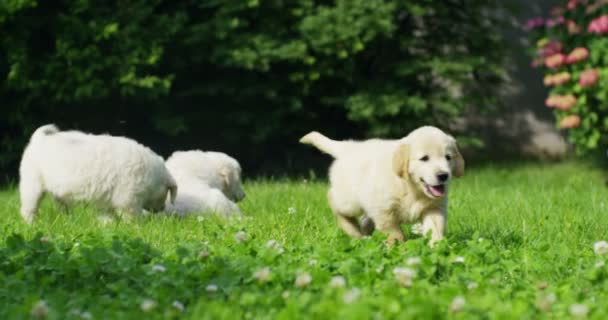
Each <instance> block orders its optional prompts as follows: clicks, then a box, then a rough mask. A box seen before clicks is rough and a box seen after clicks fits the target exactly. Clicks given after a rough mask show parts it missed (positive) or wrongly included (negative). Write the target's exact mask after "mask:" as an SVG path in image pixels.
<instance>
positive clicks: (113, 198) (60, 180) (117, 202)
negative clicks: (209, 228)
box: [19, 125, 177, 223]
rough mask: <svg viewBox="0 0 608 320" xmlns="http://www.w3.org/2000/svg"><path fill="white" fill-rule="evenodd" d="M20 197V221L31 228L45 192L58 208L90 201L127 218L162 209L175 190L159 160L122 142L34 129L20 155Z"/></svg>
mask: <svg viewBox="0 0 608 320" xmlns="http://www.w3.org/2000/svg"><path fill="white" fill-rule="evenodd" d="M19 193H20V195H21V216H22V217H23V219H24V220H25V221H26V222H27V223H31V222H32V221H33V219H34V216H35V215H36V212H37V211H38V206H39V203H40V200H41V198H42V196H43V195H44V193H49V194H51V195H52V196H53V197H54V198H55V199H57V200H58V201H60V202H61V203H63V204H69V203H73V202H77V201H86V202H91V203H93V204H95V205H97V206H98V207H99V208H101V209H104V210H106V209H110V208H113V209H117V210H118V211H119V212H120V213H127V214H129V216H126V218H129V217H130V216H133V215H136V214H138V213H140V212H141V211H142V209H146V210H150V211H160V210H163V209H164V206H165V200H166V199H167V193H170V195H171V199H172V200H174V199H175V196H176V193H177V185H176V183H175V180H173V177H171V175H170V174H169V172H168V171H167V169H166V168H165V165H164V161H163V159H162V158H161V157H160V156H158V155H157V154H155V153H154V152H153V151H152V150H150V149H149V148H147V147H145V146H143V145H141V144H139V143H137V142H135V141H134V140H131V139H128V138H124V137H114V136H110V135H92V134H86V133H82V132H79V131H63V132H60V131H59V129H58V128H57V127H56V126H54V125H46V126H42V127H40V128H38V129H37V130H36V131H35V132H34V134H33V135H32V137H31V139H30V142H29V144H28V146H27V147H26V148H25V151H24V152H23V157H22V159H21V167H20V181H19Z"/></svg>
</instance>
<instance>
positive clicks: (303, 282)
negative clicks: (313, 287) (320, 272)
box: [294, 272, 312, 288]
mask: <svg viewBox="0 0 608 320" xmlns="http://www.w3.org/2000/svg"><path fill="white" fill-rule="evenodd" d="M311 282H312V276H311V275H310V273H308V272H304V273H300V274H299V275H298V276H297V277H296V281H295V283H294V284H295V286H296V287H298V288H304V287H308V285H309V284H310V283H311Z"/></svg>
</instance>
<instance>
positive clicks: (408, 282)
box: [393, 267, 416, 287]
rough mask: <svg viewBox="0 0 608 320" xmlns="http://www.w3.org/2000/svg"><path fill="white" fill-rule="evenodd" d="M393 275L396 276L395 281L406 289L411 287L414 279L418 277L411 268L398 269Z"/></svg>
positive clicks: (394, 270)
mask: <svg viewBox="0 0 608 320" xmlns="http://www.w3.org/2000/svg"><path fill="white" fill-rule="evenodd" d="M393 275H395V280H397V282H399V284H401V285H402V286H404V287H411V286H412V284H413V280H414V277H416V272H415V271H414V270H412V269H409V268H403V267H397V268H394V269H393Z"/></svg>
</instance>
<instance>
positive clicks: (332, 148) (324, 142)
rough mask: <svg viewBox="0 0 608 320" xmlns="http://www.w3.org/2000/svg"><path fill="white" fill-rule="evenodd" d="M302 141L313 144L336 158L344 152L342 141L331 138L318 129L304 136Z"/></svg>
mask: <svg viewBox="0 0 608 320" xmlns="http://www.w3.org/2000/svg"><path fill="white" fill-rule="evenodd" d="M300 143H303V144H309V145H312V146H314V147H316V148H317V149H319V150H321V151H322V152H324V153H327V154H328V155H330V156H332V157H334V158H337V157H338V156H339V155H340V154H341V153H342V152H341V151H342V146H341V143H340V141H335V140H331V139H330V138H328V137H326V136H324V135H322V134H320V133H318V132H316V131H312V132H310V133H308V134H307V135H305V136H303V137H302V138H301V139H300Z"/></svg>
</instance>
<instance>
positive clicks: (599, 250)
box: [593, 240, 608, 256]
mask: <svg viewBox="0 0 608 320" xmlns="http://www.w3.org/2000/svg"><path fill="white" fill-rule="evenodd" d="M593 251H595V254H597V255H598V256H602V255H605V254H606V253H608V242H606V241H604V240H602V241H598V242H596V243H595V244H594V245H593Z"/></svg>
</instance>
